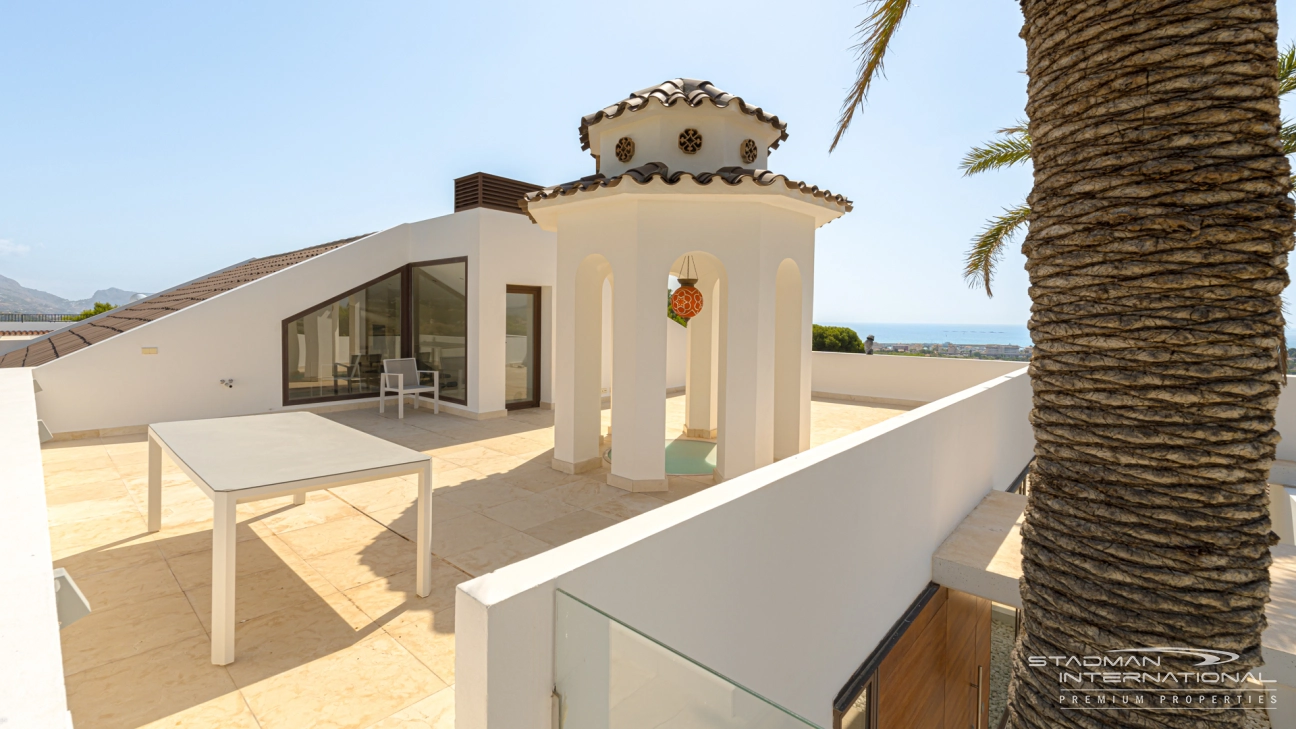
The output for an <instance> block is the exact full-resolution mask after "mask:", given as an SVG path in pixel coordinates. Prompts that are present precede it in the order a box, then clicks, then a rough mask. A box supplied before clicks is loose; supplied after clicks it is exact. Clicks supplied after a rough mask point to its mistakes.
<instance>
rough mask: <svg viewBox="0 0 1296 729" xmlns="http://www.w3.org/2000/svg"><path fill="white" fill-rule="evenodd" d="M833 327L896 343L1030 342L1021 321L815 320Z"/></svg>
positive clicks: (1026, 345) (1027, 344) (1025, 343)
mask: <svg viewBox="0 0 1296 729" xmlns="http://www.w3.org/2000/svg"><path fill="white" fill-rule="evenodd" d="M815 323H816V324H824V325H828V326H836V327H850V328H851V329H854V330H855V333H856V334H858V335H859V336H860V339H864V338H865V337H867V336H868V335H870V334H872V335H873V340H874V341H876V342H887V343H900V344H944V343H946V342H950V343H951V344H1016V345H1017V346H1019V347H1028V346H1030V344H1031V336H1030V330H1028V329H1027V328H1026V325H1025V324H894V323H892V324H888V323H879V322H835V321H834V322H815Z"/></svg>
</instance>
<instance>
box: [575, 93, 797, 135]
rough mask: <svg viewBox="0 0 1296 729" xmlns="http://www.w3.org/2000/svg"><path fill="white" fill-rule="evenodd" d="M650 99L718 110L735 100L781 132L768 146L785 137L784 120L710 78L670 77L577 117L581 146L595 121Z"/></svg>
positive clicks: (619, 113) (750, 112)
mask: <svg viewBox="0 0 1296 729" xmlns="http://www.w3.org/2000/svg"><path fill="white" fill-rule="evenodd" d="M650 99H656V100H658V101H660V102H661V103H662V105H663V106H673V105H674V104H677V103H684V104H687V105H689V106H699V105H700V104H701V103H702V102H704V101H710V102H711V103H712V104H714V105H715V106H717V107H719V108H721V109H723V108H724V107H726V106H729V105H730V104H732V103H737V104H738V108H739V109H741V110H742V112H743V113H744V114H750V115H751V116H754V117H756V118H757V119H758V120H760V121H762V122H765V123H767V124H769V125H771V126H773V127H774V128H775V129H777V130H779V132H781V134H780V135H779V138H778V139H775V140H774V143H773V144H771V145H770V149H778V146H779V143H780V142H783V141H785V140H786V139H787V138H788V133H787V122H785V121H779V118H778V117H777V116H774V115H773V114H767V113H765V110H764V109H762V108H760V107H759V106H752V105H751V104H748V103H747V102H746V101H743V100H742V98H741V97H738V96H734V95H733V94H730V93H727V92H724V91H721V90H720V89H718V88H716V87H715V86H714V85H713V84H712V83H711V82H710V81H701V80H699V79H695V78H673V79H671V80H669V81H663V82H662V83H659V84H657V85H656V86H649V87H648V88H646V89H640V90H639V91H635V92H634V93H632V94H630V96H629V97H628V98H626V99H625V100H623V101H618V102H617V103H615V104H613V105H612V106H609V107H607V108H606V109H600V110H599V111H596V112H594V113H593V114H587V115H585V116H583V117H581V123H580V141H581V149H589V148H590V136H589V129H590V127H592V126H594V125H595V124H598V123H599V122H601V121H603V120H604V119H613V118H616V117H618V116H621V115H622V114H624V113H626V112H629V111H639V110H640V109H642V108H644V107H645V106H647V105H648V101H649V100H650Z"/></svg>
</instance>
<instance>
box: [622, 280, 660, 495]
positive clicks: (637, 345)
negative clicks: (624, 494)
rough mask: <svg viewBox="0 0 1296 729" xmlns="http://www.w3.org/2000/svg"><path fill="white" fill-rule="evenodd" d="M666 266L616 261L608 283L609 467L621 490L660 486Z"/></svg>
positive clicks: (657, 489)
mask: <svg viewBox="0 0 1296 729" xmlns="http://www.w3.org/2000/svg"><path fill="white" fill-rule="evenodd" d="M665 292H666V269H665V267H662V268H660V269H659V268H657V267H656V266H654V265H652V264H651V263H648V262H646V261H642V260H631V259H630V257H629V256H627V257H626V262H625V264H624V265H623V264H622V263H620V262H618V263H617V270H616V285H615V286H613V287H612V302H613V303H612V307H613V311H614V314H613V317H612V373H613V378H614V381H613V394H612V473H610V474H609V475H608V484H609V485H611V486H616V487H617V488H620V489H625V490H626V491H665V490H666V327H664V326H662V318H663V317H665V316H666V312H665V307H664V306H663V305H662V303H663V302H662V299H664V298H665Z"/></svg>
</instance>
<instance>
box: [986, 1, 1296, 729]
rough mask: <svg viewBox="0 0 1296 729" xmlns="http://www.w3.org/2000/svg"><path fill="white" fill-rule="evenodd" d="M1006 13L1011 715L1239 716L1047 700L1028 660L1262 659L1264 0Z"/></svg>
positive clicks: (1279, 227) (1051, 721)
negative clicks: (1177, 650) (1019, 243)
mask: <svg viewBox="0 0 1296 729" xmlns="http://www.w3.org/2000/svg"><path fill="white" fill-rule="evenodd" d="M1022 9H1023V12H1024V14H1025V26H1024V28H1023V30H1022V37H1023V38H1024V39H1025V40H1026V44H1027V71H1028V74H1029V77H1030V82H1029V102H1028V104H1027V114H1028V116H1029V117H1030V120H1031V121H1030V133H1031V136H1032V137H1033V140H1034V149H1033V157H1034V163H1035V186H1034V190H1033V191H1032V193H1031V195H1030V198H1029V203H1030V208H1031V217H1030V231H1029V234H1028V235H1027V237H1026V240H1025V244H1024V246H1023V248H1024V251H1025V253H1026V257H1027V261H1028V263H1027V269H1028V270H1029V272H1030V278H1031V289H1030V295H1031V300H1032V302H1033V306H1032V309H1031V311H1032V314H1031V330H1032V332H1033V334H1034V339H1035V354H1034V358H1033V360H1032V362H1031V378H1032V384H1033V387H1034V411H1033V413H1032V416H1031V419H1032V423H1033V425H1034V429H1035V437H1036V440H1037V446H1036V455H1037V459H1036V461H1035V463H1036V465H1035V470H1034V473H1033V475H1032V482H1031V491H1030V494H1029V501H1028V505H1027V510H1026V520H1025V526H1024V528H1023V530H1022V536H1023V546H1022V562H1023V571H1024V578H1023V580H1022V588H1021V594H1022V600H1023V603H1024V623H1023V624H1024V630H1023V631H1022V636H1021V638H1020V639H1019V642H1018V645H1017V649H1016V652H1015V653H1014V662H1013V680H1012V685H1011V688H1010V699H1009V701H1010V708H1009V711H1010V719H1011V721H1010V725H1011V726H1015V727H1047V728H1048V729H1055V728H1057V727H1126V726H1130V727H1226V726H1243V725H1244V723H1245V721H1246V717H1245V716H1244V712H1242V711H1236V710H1229V709H1224V708H1214V709H1206V710H1201V709H1196V708H1194V709H1185V708H1177V709H1176V708H1171V709H1170V710H1168V711H1144V710H1129V709H1126V708H1118V709H1115V710H1110V709H1109V710H1101V711H1095V710H1092V709H1090V710H1063V708H1062V706H1061V705H1060V702H1059V696H1060V695H1061V694H1060V689H1061V688H1062V686H1061V685H1060V684H1059V681H1058V669H1057V668H1056V667H1050V668H1048V669H1041V668H1035V667H1032V666H1030V665H1029V664H1028V662H1027V657H1028V656H1068V655H1075V656H1103V655H1105V652H1106V651H1111V650H1118V649H1128V648H1140V647H1158V646H1176V647H1184V646H1187V647H1193V648H1207V649H1216V650H1222V651H1230V652H1233V653H1237V654H1240V657H1239V658H1238V659H1237V660H1235V661H1232V662H1230V663H1228V664H1227V666H1218V667H1217V668H1216V670H1225V671H1227V672H1228V673H1230V674H1231V673H1245V671H1247V670H1249V669H1254V668H1255V667H1257V666H1258V665H1259V664H1260V663H1261V654H1260V635H1261V632H1262V631H1263V630H1264V628H1265V617H1264V606H1265V603H1266V602H1267V600H1268V595H1269V573H1268V567H1269V564H1270V556H1269V546H1270V545H1271V544H1272V543H1273V540H1274V539H1275V537H1274V536H1273V535H1272V533H1271V531H1270V521H1269V509H1268V498H1267V491H1266V480H1267V478H1268V472H1269V466H1270V462H1271V461H1272V459H1273V457H1274V447H1275V445H1276V444H1277V442H1278V434H1277V432H1276V431H1275V430H1274V409H1275V408H1276V407H1277V404H1278V394H1279V392H1280V389H1281V387H1282V384H1283V380H1284V375H1283V372H1282V370H1281V369H1280V368H1279V350H1280V346H1281V342H1282V335H1283V317H1282V311H1281V308H1282V305H1281V299H1280V294H1281V292H1282V290H1283V288H1284V287H1285V286H1286V285H1287V282H1288V278H1287V273H1286V271H1285V268H1286V261H1287V251H1288V250H1290V248H1291V237H1292V229H1293V221H1292V215H1293V204H1292V202H1291V201H1290V199H1289V198H1288V197H1287V192H1288V191H1289V190H1290V189H1291V188H1290V185H1289V179H1288V176H1289V168H1288V163H1287V159H1286V158H1285V157H1284V156H1283V152H1282V147H1281V145H1280V143H1279V137H1278V133H1279V129H1280V122H1279V110H1278V99H1277V94H1278V84H1277V81H1276V74H1277V47H1276V39H1277V12H1276V9H1275V6H1274V0H1105V1H1104V0H1070V1H1067V2H1063V1H1062V0H1022ZM1113 655H1128V654H1113ZM1198 662H1199V661H1198V660H1197V659H1189V658H1188V657H1186V656H1183V657H1179V658H1173V657H1171V656H1164V657H1163V658H1162V661H1161V668H1160V669H1157V672H1158V673H1160V672H1169V671H1179V672H1183V671H1187V672H1193V673H1195V672H1196V671H1198V670H1210V669H1204V668H1203V669H1199V668H1197V667H1196V665H1195V664H1197V663H1198ZM1142 670H1147V669H1142ZM1162 686H1164V687H1175V686H1179V687H1182V688H1202V686H1199V685H1189V684H1185V683H1182V682H1181V683H1173V682H1163V684H1162ZM1237 686H1238V684H1237V683H1236V682H1228V681H1226V689H1225V690H1224V691H1222V692H1221V696H1222V698H1223V695H1224V694H1228V696H1227V698H1236V697H1237V696H1238V693H1237V692H1236V691H1234V690H1233V689H1236V688H1237ZM1080 687H1081V688H1113V687H1114V688H1128V687H1129V685H1128V684H1126V685H1124V686H1121V685H1112V684H1103V683H1102V682H1087V683H1086V684H1085V685H1082V686H1080ZM1144 687H1145V688H1150V687H1151V686H1150V685H1148V684H1145V685H1144ZM1207 687H1209V686H1207ZM1183 695H1184V692H1181V693H1180V696H1183ZM1198 695H1200V694H1198ZM1222 698H1221V700H1222ZM1151 700H1152V701H1154V702H1155V701H1158V700H1159V699H1157V698H1156V697H1155V696H1153V697H1151ZM1144 706H1145V707H1147V706H1156V707H1157V708H1164V707H1165V705H1162V704H1157V703H1153V704H1145V705H1144ZM1217 706H1220V707H1222V704H1217ZM1266 723H1267V720H1266Z"/></svg>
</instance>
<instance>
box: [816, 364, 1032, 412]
mask: <svg viewBox="0 0 1296 729" xmlns="http://www.w3.org/2000/svg"><path fill="white" fill-rule="evenodd" d="M1025 367H1026V363H1025V362H1009V361H999V360H978V359H958V358H954V357H906V356H902V355H885V354H874V355H867V354H844V353H842V352H815V353H814V354H812V355H811V356H810V372H811V374H810V389H811V390H812V391H813V392H814V394H815V395H816V396H818V397H845V398H848V399H858V400H864V401H871V402H878V403H883V404H885V403H892V404H896V405H907V406H916V405H921V404H924V403H929V402H932V401H934V400H939V399H941V398H942V397H945V396H947V395H952V394H954V393H956V392H959V391H961V390H965V389H967V388H969V387H972V386H974V385H977V384H980V383H982V382H985V381H986V380H989V379H992V378H995V377H999V376H1000V375H1006V374H1008V373H1009V372H1016V371H1018V370H1021V369H1024V368H1025Z"/></svg>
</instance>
